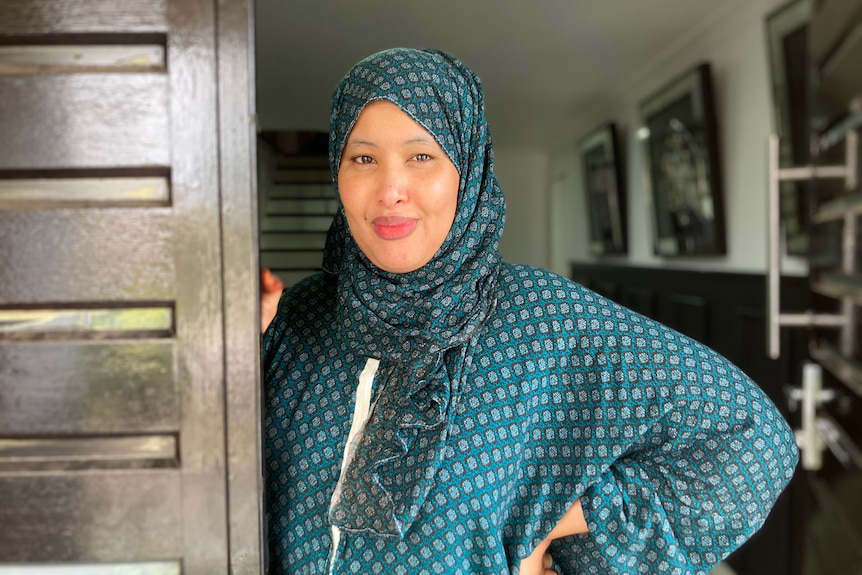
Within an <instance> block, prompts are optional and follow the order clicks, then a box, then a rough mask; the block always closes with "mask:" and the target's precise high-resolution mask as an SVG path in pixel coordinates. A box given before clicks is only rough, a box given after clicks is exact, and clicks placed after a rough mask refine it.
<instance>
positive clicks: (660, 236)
mask: <svg viewBox="0 0 862 575" xmlns="http://www.w3.org/2000/svg"><path fill="white" fill-rule="evenodd" d="M639 108H640V117H641V127H640V129H639V130H638V138H639V139H640V140H642V142H643V144H644V156H645V171H646V173H645V178H644V180H645V184H646V187H647V189H648V192H649V195H650V198H651V200H652V208H653V209H652V211H653V236H654V243H653V246H654V251H655V253H656V254H657V255H660V256H701V255H723V254H725V253H726V245H725V225H724V202H723V190H722V179H721V167H720V162H719V149H718V126H717V123H716V116H715V101H714V98H713V90H712V70H711V67H710V65H709V63H703V64H700V65H698V66H696V67H694V68H693V69H691V70H690V71H687V72H686V73H685V74H683V75H681V76H680V77H678V78H676V79H675V80H673V81H672V82H670V83H669V84H667V85H666V86H664V87H663V88H662V89H661V90H659V91H657V92H656V93H655V94H653V95H652V96H650V97H649V98H647V99H645V100H643V101H642V102H641V104H640V107H639Z"/></svg>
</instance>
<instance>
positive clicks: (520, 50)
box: [256, 0, 746, 146]
mask: <svg viewBox="0 0 862 575" xmlns="http://www.w3.org/2000/svg"><path fill="white" fill-rule="evenodd" d="M745 1H746V0H534V1H527V0H436V1H435V2H427V3H426V2H412V1H409V0H367V1H365V2H357V1H355V0H317V1H314V0H256V42H257V48H256V60H257V63H256V67H257V70H256V71H257V100H258V114H259V119H260V124H261V127H262V129H265V130H289V129H297V130H320V131H325V130H327V129H328V112H329V97H330V94H331V92H332V90H333V88H334V87H335V85H336V84H337V83H338V81H339V80H340V79H341V77H342V76H343V75H344V74H345V73H346V72H347V70H348V69H349V68H350V67H351V66H352V65H353V64H354V63H356V62H357V61H358V60H360V59H362V58H363V57H365V56H367V55H368V54H371V53H373V52H376V51H378V50H382V49H386V48H391V47H395V46H409V47H416V48H439V49H442V50H445V51H447V52H450V53H452V54H454V55H455V56H457V57H458V58H459V59H461V60H462V61H463V62H464V63H466V64H467V65H468V66H470V67H471V68H473V70H475V71H476V72H477V73H478V74H479V76H480V77H481V78H482V81H483V83H484V86H485V96H486V102H487V113H488V117H489V121H490V123H491V128H492V133H493V134H494V140H495V143H496V145H497V146H519V145H524V146H541V145H542V143H547V142H548V141H551V140H554V139H556V138H558V137H559V135H560V131H561V125H565V124H566V119H569V118H573V117H575V115H576V114H577V113H578V111H583V110H589V109H590V108H593V107H595V106H596V104H597V103H598V102H600V101H601V99H602V98H603V97H606V95H607V94H609V93H612V92H613V91H614V90H615V89H617V90H618V89H620V87H621V86H623V85H625V82H626V81H628V80H630V79H631V78H633V77H636V76H638V75H641V74H643V73H644V70H648V69H649V67H650V64H651V63H654V62H656V61H658V60H660V59H661V58H662V55H663V54H667V53H668V52H669V51H670V50H673V49H675V48H677V49H678V46H679V43H680V42H681V41H682V40H685V39H688V38H690V37H691V34H693V33H697V31H698V30H703V27H704V26H705V25H708V23H709V22H710V21H712V20H714V19H715V18H718V17H720V16H721V15H722V14H724V13H726V12H727V11H728V10H732V9H733V6H735V5H739V4H740V2H745Z"/></svg>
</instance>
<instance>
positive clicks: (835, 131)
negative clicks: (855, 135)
mask: <svg viewBox="0 0 862 575" xmlns="http://www.w3.org/2000/svg"><path fill="white" fill-rule="evenodd" d="M860 128H862V110H860V111H858V112H856V113H855V114H850V115H849V116H847V117H846V118H844V119H842V120H841V121H839V122H838V123H836V124H835V126H833V127H832V128H830V129H829V130H827V131H826V132H825V133H824V134H823V135H822V136H820V138H819V140H818V146H819V149H820V151H821V152H825V151H826V150H828V149H830V148H832V147H834V146H835V145H837V144H840V143H841V142H843V141H844V140H845V139H846V138H847V136H848V134H850V133H851V132H852V131H853V130H858V129H860Z"/></svg>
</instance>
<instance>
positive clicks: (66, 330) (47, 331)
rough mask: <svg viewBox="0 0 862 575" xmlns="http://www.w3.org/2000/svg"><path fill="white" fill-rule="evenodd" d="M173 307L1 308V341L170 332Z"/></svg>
mask: <svg viewBox="0 0 862 575" xmlns="http://www.w3.org/2000/svg"><path fill="white" fill-rule="evenodd" d="M173 327H174V314H173V309H171V308H170V307H167V306H162V307H133V308H112V309H97V308H93V309H90V308H88V309H48V308H44V309H5V310H4V309H0V341H4V340H5V341H8V340H18V339H28V340H44V339H54V338H62V339H67V338H71V339H90V338H92V339H106V338H109V337H123V338H127V337H132V336H135V335H137V336H141V335H144V336H157V335H161V336H163V337H167V336H170V335H171V334H172V332H173Z"/></svg>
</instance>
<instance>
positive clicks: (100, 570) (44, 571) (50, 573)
mask: <svg viewBox="0 0 862 575" xmlns="http://www.w3.org/2000/svg"><path fill="white" fill-rule="evenodd" d="M181 573H182V571H181V568H180V563H179V561H156V562H152V561H148V562H146V563H111V564H104V563H100V564H97V563H90V564H83V565H82V564H80V563H66V564H60V565H57V564H52V565H32V564H30V565H7V566H5V567H4V566H3V565H0V575H180V574H181Z"/></svg>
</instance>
